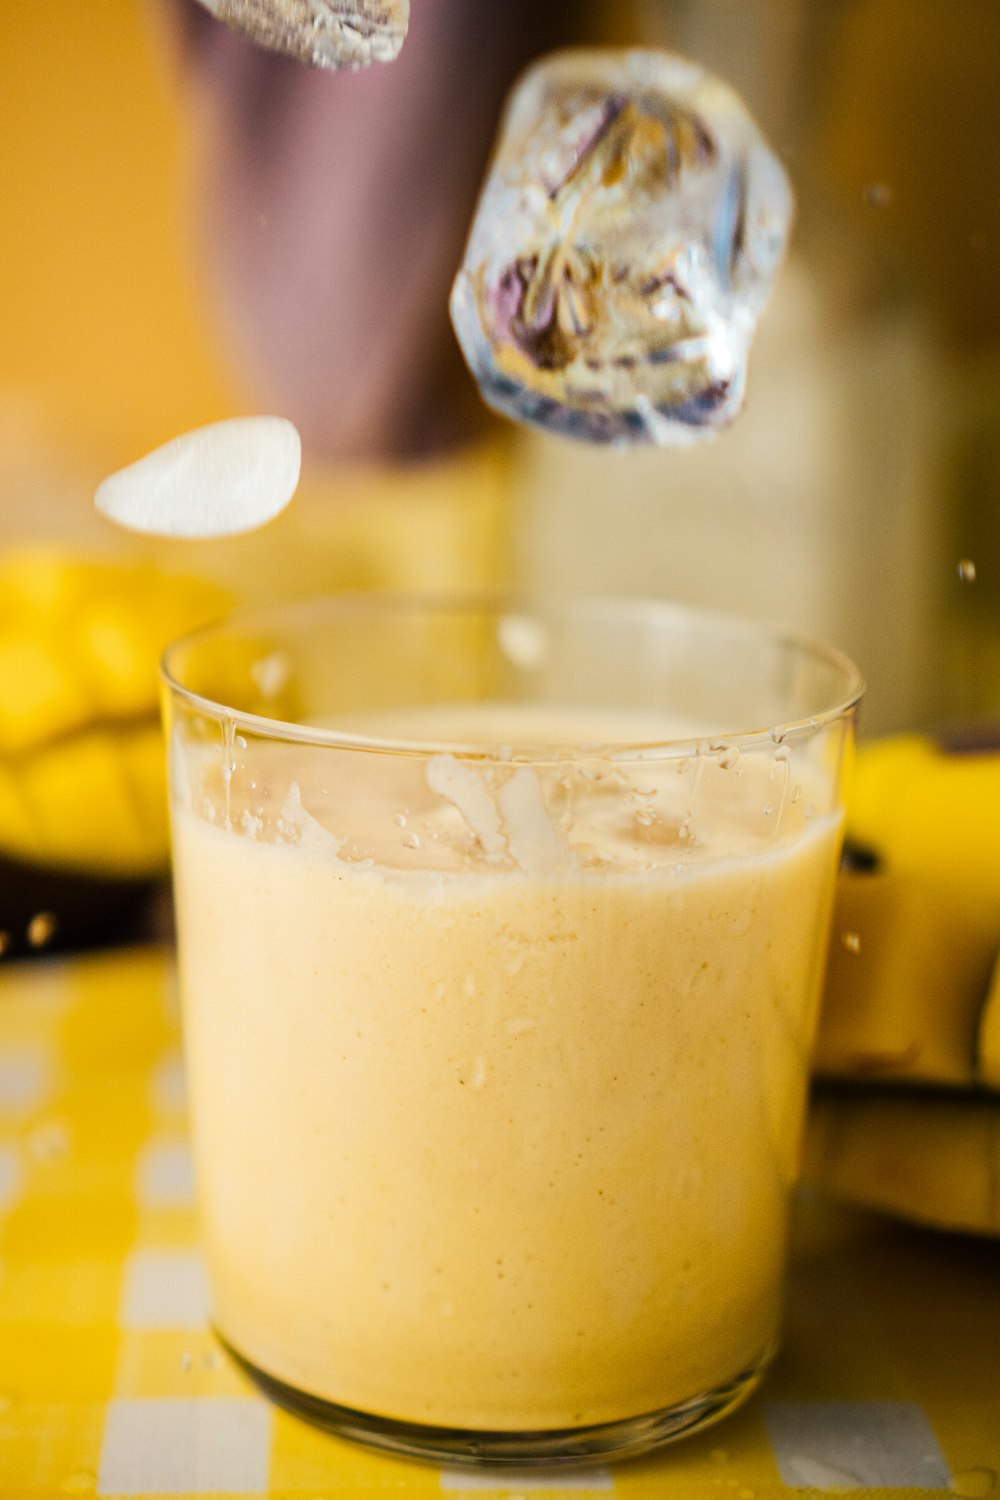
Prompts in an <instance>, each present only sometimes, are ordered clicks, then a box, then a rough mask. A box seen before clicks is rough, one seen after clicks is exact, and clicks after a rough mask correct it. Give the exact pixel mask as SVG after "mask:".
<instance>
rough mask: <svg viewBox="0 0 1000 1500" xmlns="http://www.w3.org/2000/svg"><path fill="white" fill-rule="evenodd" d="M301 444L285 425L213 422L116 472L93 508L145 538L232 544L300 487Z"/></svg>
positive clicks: (276, 421)
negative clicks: (229, 539) (217, 539)
mask: <svg viewBox="0 0 1000 1500" xmlns="http://www.w3.org/2000/svg"><path fill="white" fill-rule="evenodd" d="M301 463H302V444H301V441H300V439H299V434H298V432H297V431H296V429H295V427H294V426H293V424H292V423H291V422H289V421H287V420H286V418H284V417H235V418H232V419H231V420H229V421H227V422H212V423H210V424H209V425H208V426H207V427H198V428H196V429H195V430H194V431H193V432H186V433H184V434H183V435H182V436H181V437H177V438H173V439H172V440H171V441H170V442H169V443H164V445H163V446H162V447H161V448H155V449H154V450H153V452H152V453H147V454H146V456H145V457H144V458H140V459H138V460H137V461H136V462H135V463H133V464H129V465H128V467H127V468H124V469H119V471H118V472H117V473H116V474H112V475H111V476H110V477H109V478H107V479H105V480H104V481H103V482H102V483H101V484H100V485H99V486H98V489H97V493H96V495H95V496H94V503H95V505H96V506H97V509H98V510H99V511H101V512H102V513H103V514H104V515H106V516H107V517H108V518H109V519H110V520H112V521H116V522H117V523H118V525H119V526H124V527H126V528H127V529H128V530H130V531H140V532H144V533H146V534H148V535H151V536H170V537H191V538H193V537H212V536H236V535H238V534H239V533H240V532H244V531H253V530H255V529H256V528H257V527H258V526H263V525H264V523H265V522H266V521H271V520H273V519H274V517H275V516H276V515H278V514H279V513H280V512H281V511H282V510H284V508H285V506H286V505H287V504H288V502H289V500H291V498H292V496H293V495H294V493H295V491H296V488H297V487H298V482H299V470H300V467H301Z"/></svg>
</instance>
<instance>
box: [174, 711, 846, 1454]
mask: <svg viewBox="0 0 1000 1500" xmlns="http://www.w3.org/2000/svg"><path fill="white" fill-rule="evenodd" d="M382 722H383V727H385V722H386V721H384V720H383V721H382ZM472 727H473V728H475V725H474V724H473V726H472ZM529 727H530V726H529ZM578 727H579V726H578V725H575V726H571V729H573V730H574V732H575V729H576V728H578ZM523 728H524V726H523V725H522V726H518V725H517V724H516V723H512V724H511V725H510V726H509V730H508V733H509V735H510V737H511V739H512V740H513V741H515V742H516V741H517V740H518V739H523V738H524V737H525V736H524V735H522V734H521V733H519V729H523ZM397 729H398V731H399V732H401V733H412V730H413V724H412V720H411V721H410V722H409V723H408V724H407V725H403V726H399V725H397ZM536 729H537V725H536ZM440 730H441V723H440V721H438V722H437V723H435V722H431V721H429V722H428V723H427V725H426V732H427V735H428V737H429V738H431V739H435V740H437V739H440V737H441V736H440ZM484 737H485V736H484ZM527 737H528V738H530V735H528V736H527ZM557 737H558V736H557ZM570 737H572V736H570ZM628 737H630V736H628V735H627V736H626V738H628ZM174 753H175V758H176V757H177V755H178V753H179V751H178V749H177V747H175V752H174ZM227 754H231V756H232V758H231V759H229V760H224V761H223V768H224V769H226V770H227V774H226V775H225V776H224V777H223V776H220V774H219V765H220V759H223V758H220V756H219V754H218V750H217V749H216V750H214V751H211V752H207V751H205V750H204V748H203V747H199V749H198V751H197V753H192V754H191V755H189V756H188V757H187V764H186V766H185V771H186V781H181V782H180V785H181V795H180V798H179V800H178V802H177V803H176V804H175V807H174V836H175V871H176V885H177V901H178V924H179V932H180V953H181V964H182V980H183V993H184V1006H185V1027H186V1037H187V1046H188V1055H189V1067H190V1075H191V1091H192V1101H193V1115H194V1137H195V1149H196V1163H197V1171H198V1178H199V1192H200V1197H201V1203H202V1213H203V1224H204V1234H205V1241H206V1250H207V1255H208V1261H209V1268H210V1275H211V1280H212V1287H213V1295H214V1300H215V1315H216V1318H217V1320H218V1323H219V1326H220V1328H221V1330H222V1332H223V1333H224V1334H225V1335H226V1337H227V1338H228V1339H229V1340H230V1341H231V1342H232V1343H233V1344H234V1345H235V1347H236V1348H238V1349H239V1350H240V1351H241V1352H242V1353H244V1354H245V1355H246V1356H248V1357H249V1358H250V1359H251V1360H252V1361H253V1362H254V1363H256V1364H257V1365H258V1366H260V1367H261V1368H263V1369H265V1370H267V1371H268V1372H270V1373H272V1374H274V1375H276V1376H278V1377H279V1378H280V1379H282V1380H284V1381H286V1382H287V1383H289V1384H291V1385H293V1386H297V1387H299V1388H301V1389H304V1390H306V1391H309V1392H311V1393H313V1394H315V1395H319V1396H322V1397H325V1398H327V1399H329V1400H331V1401H334V1402H337V1403H339V1404H342V1405H346V1406H349V1407H353V1408H355V1409H359V1410H362V1411H370V1412H374V1413H378V1414H380V1415H385V1416H391V1417H397V1418H402V1419H409V1420H413V1421H418V1422H426V1423H434V1424H445V1425H454V1426H458V1427H467V1428H501V1429H544V1428H554V1427H564V1426H574V1425H587V1424H590V1423H597V1422H603V1421H612V1420H615V1419H618V1418H623V1417H629V1416H635V1415H637V1414H639V1413H642V1412H648V1411H655V1410H658V1409H661V1408H664V1407H666V1406H669V1405H672V1404H674V1403H675V1402H679V1401H682V1400H685V1399H686V1398H689V1397H692V1396H694V1395H696V1394H699V1393H701V1392H703V1391H706V1390H708V1389H711V1388H712V1387H713V1386H715V1385H717V1384H719V1383H721V1382H723V1381H726V1380H729V1379H730V1378H732V1377H733V1376H735V1375H736V1374H738V1373H739V1372H740V1371H742V1370H744V1369H745V1368H746V1367H748V1366H749V1365H752V1364H754V1363H755V1362H756V1361H757V1360H758V1359H759V1358H760V1356H761V1355H762V1353H764V1351H765V1350H766V1349H767V1348H768V1346H769V1345H770V1344H771V1342H772V1341H773V1339H774V1336H775V1330H776V1324H777V1318H778V1309H779V1300H780V1281H781V1273H782V1265H783V1258H784V1240H785V1216H786V1206H787V1195H788V1189H789V1185H790V1182H791V1180H792V1178H793V1176H794V1169H795V1155H796V1150H797V1140H798V1132H799V1127H800V1123H801V1114H802V1105H803V1095H804V1088H805V1079H806V1066H807V1062H806V1060H807V1054H808V1046H809V1040H810V1036H811V1031H812V1026H813V1020H814V1011H815V1005H816V998H817V992H818V981H819V973H820V966H821V958H822V930H823V927H824V925H825V921H826V917H827V914H828V910H829V903H830V897H831V889H832V880H833V872H834V865H835V860H836V852H837V847H838V840H839V822H838V819H837V818H836V816H835V815H830V814H828V815H825V816H819V817H816V818H813V819H812V820H810V819H809V818H807V816H806V814H805V811H804V810H803V808H804V801H805V799H803V798H802V797H798V798H794V799H793V793H792V792H789V793H788V794H787V795H784V796H782V797H777V796H776V794H775V765H774V763H773V762H772V761H771V760H770V758H768V757H765V756H763V755H762V756H760V757H756V758H754V759H753V760H752V761H751V758H750V757H744V761H745V762H749V763H745V764H741V765H735V764H733V765H730V766H729V769H728V770H727V771H723V770H722V769H720V768H719V766H718V764H717V760H714V761H713V762H712V769H711V770H706V768H705V766H704V765H703V766H702V767H701V770H700V776H699V767H698V766H697V765H695V766H693V767H687V768H683V769H679V768H678V767H677V766H674V765H670V766H664V765H658V766H657V765H647V764H640V765H634V764H630V765H628V766H627V767H622V766H620V765H616V764H615V763H614V762H613V761H611V760H610V759H608V758H607V757H605V758H604V759H603V760H602V759H601V758H600V757H597V758H596V759H595V760H594V761H593V762H590V761H584V762H583V763H581V764H580V765H574V766H572V767H570V766H568V765H565V764H564V765H561V766H560V765H559V764H558V760H557V763H556V764H554V765H553V766H551V767H547V768H539V767H538V766H533V765H529V764H526V763H523V762H518V761H517V760H516V759H514V760H511V761H504V760H502V759H499V758H498V759H495V760H493V761H489V762H485V763H479V762H475V761H470V760H468V759H465V758H462V757H460V756H454V755H449V754H440V753H439V754H436V755H434V756H431V757H426V756H425V757H422V758H421V757H401V756H398V755H395V756H377V755H373V754H372V753H371V752H365V753H363V754H362V753H360V752H358V753H354V752H339V751H338V752H334V753H333V754H331V752H329V751H326V752H324V754H323V756H322V757H321V758H314V759H312V760H310V759H309V758H308V757H306V758H303V755H302V751H301V747H294V746H292V747H289V746H277V747H276V746H273V745H254V744H253V743H251V744H250V745H249V746H246V747H245V748H243V749H242V750H241V749H240V747H238V746H236V747H235V749H234V748H233V747H229V750H228V751H227ZM293 771H294V773H295V776H294V780H293V779H292V778H291V773H292V772H293ZM713 778H714V779H713ZM727 778H728V779H727ZM716 783H718V786H719V787H721V786H722V784H723V783H724V784H725V786H726V787H728V788H731V790H729V791H728V792H727V797H728V800H726V799H725V798H719V797H716V796H715V795H714V790H715V789H717V788H716ZM706 789H707V791H713V796H712V797H711V798H708V797H707V795H706ZM765 807H769V808H770V809H771V810H770V812H769V813H767V814H765V812H764V808H765ZM213 818H214V822H213V821H212V820H213ZM685 820H686V822H687V825H688V826H687V831H686V833H684V834H683V836H682V832H681V830H682V828H683V826H684V822H685ZM435 834H436V835H437V836H436V837H435Z"/></svg>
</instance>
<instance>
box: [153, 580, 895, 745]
mask: <svg viewBox="0 0 1000 1500" xmlns="http://www.w3.org/2000/svg"><path fill="white" fill-rule="evenodd" d="M601 612H603V613H608V614H613V615H614V616H615V617H616V618H617V619H619V620H623V621H624V620H627V619H629V618H633V619H635V620H639V619H640V618H641V617H643V616H645V617H646V618H652V619H653V620H654V621H655V620H656V619H657V618H658V619H659V620H660V621H662V623H664V624H666V623H668V622H670V621H671V620H687V621H693V622H699V621H700V622H703V623H704V624H705V625H706V626H710V627H714V628H715V629H717V630H729V631H731V632H733V633H734V634H737V635H739V636H741V637H743V638H744V639H745V638H748V637H753V636H756V637H758V639H759V641H760V643H761V644H762V645H763V644H767V645H768V646H771V647H773V646H776V645H784V646H785V647H787V648H789V649H791V650H794V651H797V652H799V653H800V654H801V655H802V656H804V657H812V658H813V659H814V660H815V661H818V662H821V663H823V664H824V665H825V666H826V667H827V668H828V669H830V670H831V671H833V672H835V673H839V674H840V676H841V678H842V679H843V691H842V692H841V693H840V694H839V695H837V696H836V697H835V701H834V702H833V703H831V704H830V705H829V706H828V707H826V708H822V709H820V710H819V711H818V712H816V713H813V714H808V715H805V716H803V717H801V718H788V719H785V720H782V721H780V722H777V723H773V724H766V725H759V726H756V727H754V728H752V729H741V730H736V729H734V730H732V731H727V730H719V731H713V732H712V734H711V736H710V737H709V739H710V748H713V749H717V750H722V749H724V748H725V749H728V748H730V747H732V746H739V747H740V749H741V750H744V749H745V750H750V749H753V748H754V747H759V746H767V745H770V746H771V747H772V748H773V747H774V746H775V745H778V744H784V743H786V742H787V741H789V740H798V739H806V738H809V737H811V736H813V735H815V734H818V733H819V732H820V731H821V730H822V729H824V728H825V727H827V726H828V725H830V724H834V723H836V722H837V721H838V720H840V719H844V718H846V717H847V716H848V715H850V714H851V713H853V712H854V710H855V709H856V708H857V706H858V703H859V702H860V700H861V698H862V696H863V694H864V691H865V680H864V677H863V676H862V674H861V672H860V670H859V669H858V667H857V666H856V665H855V663H854V662H853V661H852V660H851V658H850V657H849V656H847V655H846V653H845V652H843V651H841V650H840V649H839V648H838V647H836V646H830V645H827V644H826V643H825V642H823V641H821V640H819V639H817V638H816V637H813V636H811V635H809V634H807V633H805V632H799V631H796V630H791V629H786V628H784V627H783V626H780V625H776V624H772V623H769V622H767V621H762V620H756V619H753V618H751V617H749V616H744V615H740V614H737V613H731V612H728V611H724V610H716V609H710V608H707V607H704V606H701V605H692V604H684V603H680V602H677V601H673V600H662V599H650V598H646V597H642V596H638V597H635V598H632V597H626V596H615V595H592V594H584V595H558V594H554V595H545V596H544V597H543V596H542V595H540V594H538V593H535V592H531V591H529V590H523V591H521V590H516V589H503V588H498V589H488V588H486V589H465V590H454V591H448V590H435V591H410V590H396V589H389V590H371V591H368V592H365V593H350V592H346V593H331V594H321V595H315V596H312V597H309V598H304V599H292V600H287V601H274V602H272V603H266V604H260V605H244V606H241V607H237V608H235V609H232V610H229V611H227V612H226V613H225V614H224V615H221V616H219V617H217V618H216V619H214V620H210V621H206V622H205V623H204V624H203V625H200V626H198V627H197V628H196V629H194V630H190V631H187V632H185V633H184V634H183V635H181V636H178V637H177V638H175V639H174V640H172V641H170V642H169V643H168V644H167V646H166V647H165V648H164V650H163V652H162V654H161V657H160V662H159V676H160V681H161V684H162V686H163V687H164V688H165V689H166V690H167V692H168V693H169V694H170V696H171V698H172V699H175V700H177V701H178V702H180V703H183V704H184V706H185V707H187V708H188V709H191V710H193V711H195V712H198V713H201V714H204V715H206V716H208V717H210V718H214V719H218V720H226V721H228V722H230V723H231V724H233V725H234V726H236V727H237V728H241V729H247V730H249V731H250V732H251V733H253V734H256V735H259V736H260V737H262V738H268V739H276V740H284V741H291V742H294V743H296V744H302V745H309V746H313V747H325V748H328V749H331V750H356V751H371V752H373V753H381V754H396V755H421V756H423V755H434V754H442V753H444V754H453V755H461V756H466V757H469V758H475V759H489V760H494V759H498V758H503V759H505V760H506V759H509V758H511V755H512V754H513V757H514V758H517V757H518V754H519V753H520V754H521V755H525V756H530V758H531V759H532V760H533V761H535V762H536V763H540V762H543V761H545V760H547V759H558V760H559V761H573V760H587V759H590V758H591V757H593V756H594V755H595V753H599V754H600V755H601V756H602V757H604V758H608V759H612V760H632V759H643V760H646V759H654V760H659V759H664V760H666V759H675V758H681V757H683V756H690V755H695V754H701V753H703V752H704V750H705V748H706V735H705V734H688V735H667V736H659V737H654V738H650V739H639V738H636V739H635V740H634V741H619V740H614V741H610V742H606V741H596V740H595V741H588V742H586V743H585V744H584V743H580V744H572V743H567V744H563V743H562V742H559V743H558V744H557V743H554V742H552V741H545V742H541V741H537V740H531V739H520V740H514V741H511V742H504V743H503V746H502V749H503V755H502V757H501V755H500V751H501V746H500V745H499V744H494V743H492V742H489V743H484V742H482V741H476V742H470V741H457V740H447V739H444V738H440V739H417V738H415V737H408V736H380V735H373V734H363V733H358V732H357V731H353V730H344V729H331V728H323V727H320V726H318V725H311V724H301V723H297V722H295V721H292V720H289V719H279V718H271V717H269V716H268V715H266V714H259V713H254V712H251V711H249V710H244V709H239V708H236V707H234V706H233V705H232V704H227V703H223V702H220V701H219V700H218V699H216V698H213V697H211V696H209V695H208V694H205V693H201V692H199V691H198V690H197V689H195V688H192V687H189V686H187V685H186V684H185V683H184V682H183V681H182V680H181V675H180V673H179V672H178V671H177V670H175V666H174V663H175V662H176V658H177V657H178V656H180V655H181V654H183V652H185V651H186V650H190V649H191V648H192V647H195V646H197V645H198V644H199V642H207V641H209V640H210V639H211V638H212V637H213V636H218V637H219V638H220V639H221V638H222V637H223V636H224V635H225V634H226V633H227V631H233V630H238V629H239V628H241V627H246V628H250V627H254V626H256V627H257V628H263V627H264V626H265V625H266V624H267V622H268V621H269V620H273V621H277V620H281V621H282V622H283V623H285V624H289V623H293V624H294V623H296V617H299V619H300V621H301V623H305V622H306V620H307V619H308V617H309V616H310V615H316V614H321V615H322V616H324V617H325V618H328V619H330V620H334V619H337V618H344V617H347V616H350V615H354V616H363V615H365V614H369V615H376V614H380V615H383V616H389V615H406V614H410V615H414V614H417V613H422V614H425V615H432V614H438V615H446V614H466V615H472V614H477V613H478V614H492V615H495V616H496V617H497V618H498V619H499V618H502V617H504V616H506V617H510V618H523V617H525V616H527V617H529V618H531V617H534V618H535V619H538V620H539V621H541V620H543V619H544V618H545V617H546V616H549V617H551V616H558V617H559V618H561V619H563V620H566V621H569V620H571V619H572V617H573V616H574V615H576V616H581V617H583V616H589V617H591V618H592V617H594V616H595V615H597V614H599V613H601ZM555 752H558V754H556V753H555Z"/></svg>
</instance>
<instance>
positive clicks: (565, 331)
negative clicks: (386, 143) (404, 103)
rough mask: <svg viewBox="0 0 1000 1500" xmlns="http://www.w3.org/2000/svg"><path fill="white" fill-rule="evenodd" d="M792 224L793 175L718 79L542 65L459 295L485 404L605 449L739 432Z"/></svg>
mask: <svg viewBox="0 0 1000 1500" xmlns="http://www.w3.org/2000/svg"><path fill="white" fill-rule="evenodd" d="M791 217H792V194H791V189H790V187H789V184H788V179H787V177H786V175H785V172H784V169H783V168H782V166H781V164H780V163H779V162H778V160H777V159H776V158H775V156H774V155H772V153H771V151H770V150H769V149H768V147H767V145H766V143H765V141H764V139H763V137H762V136H761V134H760V131H759V130H758V129H757V126H756V125H755V124H754V122H753V120H752V119H751V118H750V116H749V114H748V113H747V111H746V109H745V108H744V106H743V104H742V103H741V102H740V100H739V99H738V98H737V96H736V95H735V94H734V93H733V91H732V90H731V89H730V88H728V87H727V86H726V85H725V84H723V83H722V82H720V81H719V80H718V79H717V78H713V77H712V76H711V74H709V73H706V72H705V71H704V70H703V69H702V68H700V67H697V66H696V65H695V64H693V63H690V62H687V61H685V60H684V59H682V58H678V57H674V56H671V55H670V54H669V53H665V52H658V51H639V50H636V51H607V50H603V49H585V50H579V51H571V52H562V53H558V54H556V55H555V56H553V57H550V58H547V59H544V60H543V61H542V62H540V63H537V64H535V66H534V67H532V68H531V69H530V70H529V71H528V73H527V74H526V75H525V76H524V78H523V79H522V81H521V82H520V84H519V85H518V86H517V88H516V89H515V91H514V94H513V95H512V97H511V100H510V102H509V104H508V106H507V111H506V114H505V117H504V121H503V125H502V128H501V133H500V139H499V143H498V146H497V150H496V154H495V157H494V161H493V165H492V169H491V171H490V174H489V177H488V179H487V181H486V184H485V186H484V189H483V192H482V196H481V198H480V201H479V207H478V209H477V211H476V217H475V220H474V222H473V225H472V231H471V234H470V237H469V243H468V246H467V249H466V254H465V260H464V263H463V265H462V268H461V270H460V271H459V273H458V276H457V278H456V280H455V284H454V287H453V289H452V296H451V316H452V322H453V323H454V326H455V331H456V333H457V335H458V339H459V342H460V344H461V346H462V349H463V351H464V353H465V357H466V359H467V361H468V363H469V366H470V368H471V370H472V373H473V374H474V375H475V377H476V379H477V381H478V382H479V385H480V389H481V391H482V394H483V397H484V398H485V400H486V401H487V402H489V404H490V405H491V406H493V407H495V408H496V409H497V410H498V411H500V412H502V413H504V414H505V415H507V416H510V417H514V418H516V419H517V420H519V421H524V422H532V423H535V424H536V425H538V426H540V427H544V428H547V429H548V430H550V431H552V432H559V433H563V434H566V435H568V436H571V437H577V438H584V439H587V440H589V441H591V442H598V443H613V444H618V445H622V444H626V443H634V442H653V443H659V444H668V443H683V442H687V441H691V440H692V439H693V438H696V437H698V436H701V435H703V434H705V433H708V432H711V431H714V430H715V429H717V428H719V427H723V426H725V425H726V424H727V423H728V422H730V421H731V420H732V419H733V417H734V416H735V415H736V414H737V412H738V411H739V409H740V407H741V405H742V402H743V393H744V386H745V380H746V361H747V353H748V350H749V346H750V341H751V338H752V336H753V332H754V328H755V326H756V323H757V320H758V318H759V317H760V314H761V311H762V309H763V307H764V304H765V302H766V300H767V296H768V293H769V291H770V288H771V283H772V281H773V279H774V276H775V273H776V272H777V269H778V266H779V264H780V262H781V258H782V255H783V252H784V247H785V241H786V238H787V234H788V228H789V224H790V221H791Z"/></svg>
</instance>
